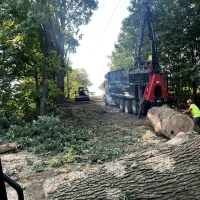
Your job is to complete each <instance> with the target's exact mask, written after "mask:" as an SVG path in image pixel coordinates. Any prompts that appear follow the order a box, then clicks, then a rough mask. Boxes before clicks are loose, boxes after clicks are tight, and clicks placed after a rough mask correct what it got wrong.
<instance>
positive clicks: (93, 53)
mask: <svg viewBox="0 0 200 200" xmlns="http://www.w3.org/2000/svg"><path fill="white" fill-rule="evenodd" d="M129 5H130V0H99V8H98V10H97V11H95V12H94V14H93V16H92V18H91V21H90V23H89V24H88V25H86V26H82V27H81V31H80V33H82V34H84V36H83V39H82V40H81V41H80V46H79V47H78V49H77V53H76V54H73V55H71V60H72V63H73V68H84V69H85V70H86V71H87V73H88V75H89V78H90V81H91V82H92V84H93V86H92V87H91V88H89V90H90V91H91V92H95V94H96V95H100V94H101V93H102V91H99V90H98V87H99V85H100V84H101V83H102V82H103V80H104V76H105V74H106V73H107V72H108V66H107V63H108V62H109V59H108V58H107V56H108V55H111V52H112V50H114V43H115V42H116V41H117V36H118V34H119V33H120V28H121V22H122V20H123V19H124V18H125V17H127V16H128V14H129V13H128V10H127V7H128V6H129Z"/></svg>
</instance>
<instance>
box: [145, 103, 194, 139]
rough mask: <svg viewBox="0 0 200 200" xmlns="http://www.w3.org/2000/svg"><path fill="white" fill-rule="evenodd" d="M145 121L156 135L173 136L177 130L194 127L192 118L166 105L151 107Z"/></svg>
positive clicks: (187, 130)
mask: <svg viewBox="0 0 200 200" xmlns="http://www.w3.org/2000/svg"><path fill="white" fill-rule="evenodd" d="M146 119H147V122H148V124H149V125H150V127H152V128H153V130H154V132H155V133H156V134H157V135H164V136H166V137H167V138H173V137H174V136H175V135H176V134H177V133H179V132H185V133H187V132H190V131H192V130H193V129H194V123H193V120H192V119H191V118H190V117H189V116H187V115H185V114H182V113H180V112H177V111H175V110H173V109H171V108H170V107H169V106H168V105H163V106H161V107H152V108H151V109H149V111H148V113H147V117H146Z"/></svg>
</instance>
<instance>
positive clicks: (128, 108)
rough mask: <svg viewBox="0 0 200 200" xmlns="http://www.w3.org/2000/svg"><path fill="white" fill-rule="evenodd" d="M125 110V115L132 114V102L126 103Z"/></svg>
mask: <svg viewBox="0 0 200 200" xmlns="http://www.w3.org/2000/svg"><path fill="white" fill-rule="evenodd" d="M124 109H125V113H126V114H129V113H131V112H132V108H131V102H130V101H125V105H124Z"/></svg>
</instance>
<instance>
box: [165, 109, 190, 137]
mask: <svg viewBox="0 0 200 200" xmlns="http://www.w3.org/2000/svg"><path fill="white" fill-rule="evenodd" d="M193 129H194V123H193V120H192V119H191V118H190V117H189V116H187V115H184V114H182V113H177V114H174V115H172V116H171V117H170V118H169V120H168V122H167V125H166V132H167V135H168V137H169V138H173V137H174V136H175V135H177V134H178V133H179V132H185V133H187V132H190V131H192V130H193Z"/></svg>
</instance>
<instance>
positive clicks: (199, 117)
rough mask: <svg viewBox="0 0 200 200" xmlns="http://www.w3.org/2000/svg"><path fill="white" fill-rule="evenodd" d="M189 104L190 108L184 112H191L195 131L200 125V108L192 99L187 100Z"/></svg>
mask: <svg viewBox="0 0 200 200" xmlns="http://www.w3.org/2000/svg"><path fill="white" fill-rule="evenodd" d="M186 103H187V105H188V106H189V108H188V109H187V110H185V111H184V112H183V113H189V112H191V114H192V118H193V122H194V131H196V132H197V131H198V127H200V110H199V108H198V107H197V106H196V105H195V104H194V103H193V100H192V99H188V100H187V102H186Z"/></svg>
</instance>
